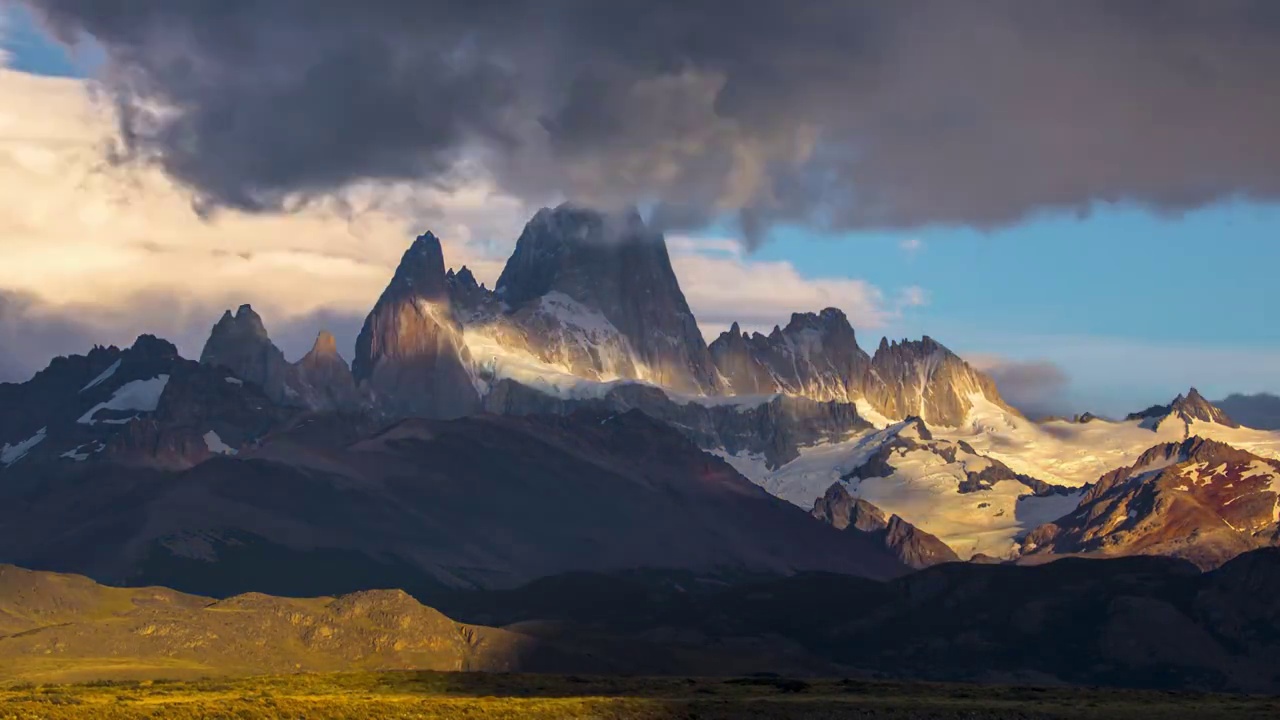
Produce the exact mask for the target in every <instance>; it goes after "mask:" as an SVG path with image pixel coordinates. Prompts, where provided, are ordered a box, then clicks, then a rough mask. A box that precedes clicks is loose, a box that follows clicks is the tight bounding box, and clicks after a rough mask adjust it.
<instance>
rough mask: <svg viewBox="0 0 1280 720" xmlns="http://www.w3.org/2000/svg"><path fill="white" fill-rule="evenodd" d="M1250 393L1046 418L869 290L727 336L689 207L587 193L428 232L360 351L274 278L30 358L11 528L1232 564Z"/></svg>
mask: <svg viewBox="0 0 1280 720" xmlns="http://www.w3.org/2000/svg"><path fill="white" fill-rule="evenodd" d="M1247 425H1248V423H1240V422H1237V421H1236V419H1233V417H1232V415H1231V414H1230V413H1228V412H1226V411H1225V410H1224V409H1223V408H1221V407H1219V406H1217V405H1215V404H1213V403H1210V402H1208V401H1207V400H1206V399H1205V398H1204V397H1203V396H1202V395H1201V394H1200V393H1199V392H1197V391H1196V390H1195V389H1194V388H1192V389H1191V390H1190V391H1189V392H1188V393H1186V394H1185V395H1179V396H1178V397H1176V398H1175V399H1174V400H1173V401H1171V402H1170V403H1169V404H1167V405H1158V406H1153V407H1151V408H1148V409H1146V410H1143V411H1140V412H1135V413H1133V414H1131V415H1129V416H1128V417H1126V418H1125V419H1124V420H1119V421H1111V420H1106V419H1102V418H1097V417H1094V416H1092V415H1088V414H1086V415H1084V416H1078V417H1076V418H1073V419H1070V420H1066V419H1049V420H1045V421H1041V422H1033V421H1032V420H1030V419H1028V418H1026V417H1024V416H1023V415H1022V414H1020V413H1019V412H1018V411H1017V410H1016V409H1014V408H1013V407H1012V406H1010V405H1009V404H1008V403H1007V402H1005V400H1004V399H1003V398H1002V397H1001V396H1000V392H999V390H998V388H997V387H996V385H995V383H994V382H993V381H992V380H991V379H990V378H989V377H987V376H986V375H984V374H983V373H982V372H980V371H978V370H977V369H975V368H974V367H973V366H972V365H970V364H969V363H967V362H965V360H963V359H962V358H961V357H959V356H958V355H956V354H955V353H953V352H952V351H950V350H948V349H947V348H946V347H944V346H943V345H942V344H940V343H939V342H937V341H936V340H934V339H933V338H931V337H928V336H926V337H923V338H921V339H920V340H890V339H888V338H884V339H881V340H880V341H879V343H878V344H877V345H876V348H875V351H874V352H871V353H869V352H867V351H866V350H864V349H862V348H861V346H860V345H859V343H858V338H857V335H856V333H855V330H854V328H853V327H852V326H851V324H850V322H849V320H848V318H847V316H846V315H845V314H844V313H843V312H842V311H840V310H839V309H836V308H821V309H816V310H815V311H811V312H797V313H795V314H793V315H792V316H791V319H790V321H789V322H787V324H786V325H785V326H777V327H774V328H773V330H772V331H771V332H769V333H768V334H763V333H745V332H743V331H742V330H741V327H740V326H739V325H738V324H736V323H735V324H734V325H733V326H732V327H731V328H730V329H729V330H728V331H726V332H724V333H722V334H720V335H719V336H718V337H716V338H715V339H713V340H712V341H711V342H710V343H707V342H706V341H705V340H704V338H703V336H702V334H701V331H700V330H699V327H698V323H697V320H696V318H695V317H694V315H693V313H692V312H691V311H690V309H689V305H688V303H687V301H686V299H685V297H684V295H683V293H682V292H681V290H680V286H679V282H678V280H677V277H676V275H675V273H674V271H673V269H672V266H671V261H670V258H669V256H668V252H667V248H666V244H665V240H664V238H663V236H662V235H661V234H660V233H658V232H656V231H654V230H653V229H651V228H648V227H646V225H645V223H644V222H643V221H642V219H641V218H640V216H639V214H637V213H635V212H627V213H621V214H607V213H601V212H597V211H593V210H590V209H586V208H582V207H577V206H569V205H565V206H561V207H557V208H554V209H543V210H541V211H539V212H538V213H537V214H536V215H535V216H534V217H533V218H532V219H531V220H530V221H529V223H528V225H527V226H526V227H525V229H524V231H523V233H522V234H521V235H520V237H519V239H518V240H517V242H516V246H515V251H514V252H513V254H512V255H511V258H510V259H509V261H508V262H507V265H506V267H505V268H504V270H503V272H502V274H501V276H500V277H499V279H498V281H497V284H496V285H495V287H494V288H492V289H489V288H487V287H485V286H484V285H482V284H480V283H478V282H477V281H476V278H475V277H474V275H473V274H472V272H471V271H470V270H469V269H467V268H466V267H462V268H459V269H457V270H454V269H449V268H447V265H446V263H445V259H444V248H443V246H442V243H441V241H440V239H439V238H437V237H436V236H435V235H433V234H431V233H429V232H428V233H424V234H422V235H421V236H419V237H417V238H416V239H415V240H413V241H412V243H411V244H410V245H409V247H408V249H407V250H406V251H405V253H404V255H403V257H402V259H401V261H400V264H399V266H398V267H397V268H396V270H395V272H394V274H393V276H392V277H391V279H390V281H389V282H388V285H387V287H386V290H385V291H384V292H383V293H382V295H381V296H380V297H379V298H378V300H377V302H376V304H375V305H374V307H373V308H372V309H371V310H370V312H369V314H368V316H367V318H366V320H365V322H364V325H363V327H362V329H361V331H360V334H359V337H358V340H357V342H356V346H355V350H354V354H353V355H352V357H351V359H350V363H348V361H347V359H346V358H344V357H342V356H341V355H340V354H339V352H338V348H337V346H336V342H335V341H334V338H333V336H332V335H331V334H329V333H327V332H321V333H319V335H318V337H317V338H316V341H315V344H314V346H313V348H312V349H311V351H310V352H308V353H307V354H306V355H305V356H304V357H302V358H301V359H300V360H298V361H296V362H290V361H289V360H287V359H286V358H285V356H284V354H283V353H282V352H281V351H280V349H279V348H278V347H277V346H276V345H275V344H274V343H273V342H272V340H271V337H270V334H269V332H268V330H267V323H266V322H265V321H264V319H263V318H262V317H260V316H259V315H258V313H256V312H255V311H254V310H253V308H251V307H250V306H248V305H243V306H240V307H239V308H238V309H236V310H235V311H234V312H232V311H230V310H228V311H227V312H226V313H225V314H224V315H223V316H222V317H221V318H220V319H218V320H217V321H216V322H215V323H214V324H213V325H212V327H211V330H210V334H209V338H208V341H207V342H206V344H205V346H204V348H203V351H202V352H201V355H200V358H199V360H198V361H196V360H189V359H185V358H182V357H181V356H180V355H179V353H178V352H177V349H176V348H175V347H174V346H173V345H172V344H170V343H168V342H167V341H165V340H162V339H159V338H156V337H153V336H150V335H143V336H141V337H139V338H138V339H137V340H136V341H135V342H134V343H133V344H132V345H131V346H130V347H127V348H118V347H114V346H112V347H95V348H92V349H91V350H89V351H88V352H87V353H86V354H84V355H74V356H69V357H59V358H54V359H53V360H52V361H51V362H50V364H49V366H48V367H47V368H45V369H44V370H42V371H41V372H39V373H37V374H36V375H35V376H34V377H33V378H31V380H29V381H27V382H25V383H19V384H2V385H0V562H9V563H13V564H16V565H20V566H23V567H26V568H31V569H35V570H47V571H58V572H71V573H79V574H82V575H85V576H88V577H90V578H92V579H93V580H95V581H98V582H104V583H110V584H115V585H121V586H134V587H137V586H152V585H158V586H165V587H167V588H171V589H173V590H174V591H180V592H184V593H193V594H195V595H198V596H202V597H209V598H227V597H229V596H233V595H237V594H240V593H246V592H265V593H273V594H276V595H282V596H293V597H301V596H335V595H340V594H344V593H353V592H361V591H365V590H370V589H376V588H398V589H402V590H405V591H407V592H409V593H411V594H412V595H414V596H415V597H418V598H429V597H447V596H448V594H449V593H455V592H472V593H484V592H499V591H512V589H513V588H518V587H522V586H528V584H529V583H535V584H536V583H537V582H538V581H539V579H541V578H552V577H564V576H566V575H565V574H572V573H600V574H605V575H609V576H613V575H611V574H616V573H622V572H631V571H638V570H642V569H643V570H653V571H661V572H667V573H670V572H678V573H689V574H691V575H690V577H696V578H698V580H697V582H699V583H713V584H716V586H717V587H721V586H733V585H734V584H735V583H739V582H743V581H746V580H748V579H751V580H759V579H760V578H777V577H782V576H789V575H795V574H797V573H799V574H812V573H835V574H838V575H840V576H856V577H860V578H864V579H865V580H866V581H867V582H875V583H879V582H882V581H893V582H899V581H897V580H894V579H895V578H902V577H904V576H907V575H908V574H909V573H911V572H912V571H918V570H920V569H922V568H929V567H932V566H935V565H947V566H954V567H956V568H958V569H956V570H954V571H948V572H946V573H941V574H934V575H931V576H930V577H934V578H943V579H945V581H946V582H955V583H957V584H958V585H964V584H965V583H969V582H975V581H973V580H971V577H970V576H969V575H966V574H965V573H971V572H987V571H986V570H980V569H979V568H980V567H983V566H985V564H989V563H1003V564H1027V565H1040V564H1043V563H1046V562H1048V561H1051V560H1055V559H1057V558H1061V557H1063V556H1067V555H1070V556H1084V557H1108V558H1109V557H1117V556H1125V555H1143V554H1156V555H1166V556H1170V557H1172V558H1177V559H1179V560H1188V561H1190V562H1191V563H1192V565H1186V566H1185V567H1192V568H1197V567H1198V568H1200V569H1202V570H1211V569H1213V568H1217V567H1220V566H1223V565H1224V564H1227V565H1229V564H1230V563H1231V561H1232V559H1233V558H1235V557H1237V556H1238V555H1240V554H1242V553H1247V552H1250V551H1254V550H1259V549H1263V548H1266V547H1268V546H1272V545H1277V544H1280V502H1278V500H1277V498H1278V495H1277V493H1278V492H1280V432H1274V431H1270V430H1266V429H1255V428H1251V427H1248V426H1247ZM963 561H971V562H969V563H964V562H963ZM1171 562H1172V561H1171ZM1161 567H1166V566H1161ZM1167 567H1175V566H1173V565H1170V566H1167ZM1176 567H1179V568H1182V567H1184V566H1183V565H1177V566H1176ZM965 568H968V569H965ZM1064 572H1065V571H1064ZM1178 572H1181V570H1179V571H1178ZM912 577H914V576H912ZM992 577H996V576H992ZM903 582H906V581H903ZM921 582H923V581H921ZM939 582H942V580H939ZM903 587H907V586H903ZM183 602H186V601H183ZM190 602H192V603H195V602H196V601H190ZM201 602H203V601H201ZM210 602H212V601H210ZM193 607H194V606H193ZM326 607H327V606H326ZM307 612H320V613H322V612H327V611H326V610H324V609H323V608H321V607H320V606H315V607H313V608H311V609H310V610H308V611H307ZM903 622H907V621H906V620H903ZM1197 622H1199V621H1197ZM451 632H452V631H451ZM866 632H869V631H868V630H866V628H863V629H861V630H858V633H863V634H861V635H856V637H859V638H864V637H870V636H866V635H865V633H866ZM876 637H877V638H878V637H879V636H876ZM451 657H452V656H451ZM459 657H460V656H459ZM468 657H470V656H468ZM904 657H905V656H904ZM450 662H453V660H450ZM476 662H479V661H478V660H477V661H476ZM903 662H906V660H903ZM1055 672H1056V671H1055Z"/></svg>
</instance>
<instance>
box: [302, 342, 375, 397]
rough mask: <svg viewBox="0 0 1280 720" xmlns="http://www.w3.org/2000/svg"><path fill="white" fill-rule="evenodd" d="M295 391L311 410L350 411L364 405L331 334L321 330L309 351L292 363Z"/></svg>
mask: <svg viewBox="0 0 1280 720" xmlns="http://www.w3.org/2000/svg"><path fill="white" fill-rule="evenodd" d="M292 369H293V375H294V377H296V378H297V387H298V390H297V391H298V393H299V395H300V396H301V398H302V402H303V403H304V404H305V405H306V407H308V408H311V409H313V410H353V409H356V408H359V407H361V406H362V405H364V404H365V399H364V397H363V396H362V395H361V394H360V391H359V390H358V389H357V388H356V383H355V378H354V377H353V376H352V374H351V368H350V367H349V366H348V365H347V361H346V360H344V359H343V358H342V355H340V354H339V353H338V345H337V341H336V340H335V339H334V337H333V334H332V333H330V332H328V331H324V330H322V331H321V332H320V333H319V334H318V335H317V336H316V341H315V344H313V345H312V346H311V350H310V351H308V352H307V354H306V355H303V356H302V359H301V360H299V361H298V362H297V363H296V364H294V365H293V368H292Z"/></svg>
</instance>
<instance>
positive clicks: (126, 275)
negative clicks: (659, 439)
mask: <svg viewBox="0 0 1280 720" xmlns="http://www.w3.org/2000/svg"><path fill="white" fill-rule="evenodd" d="M114 128H115V125H114V123H113V122H112V121H111V118H110V116H109V114H108V113H107V112H106V110H105V109H104V108H103V107H100V106H98V105H96V104H95V103H93V102H92V101H91V100H90V93H87V92H86V84H85V83H84V82H83V81H79V80H73V79H65V78H48V77H39V76H34V75H28V74H25V73H19V72H14V71H8V70H3V69H0V257H3V258H4V261H3V262H0V335H6V334H7V335H8V338H10V339H13V340H15V341H20V340H19V337H18V335H22V334H24V333H25V334H26V336H27V337H34V335H32V333H34V332H35V330H34V329H39V328H40V327H41V326H44V327H47V328H50V329H53V328H61V329H59V330H58V332H52V330H51V331H50V332H44V333H40V334H39V337H40V338H43V339H44V340H46V341H47V342H44V343H35V344H32V343H24V344H23V347H22V349H21V352H20V353H18V354H19V355H21V357H20V358H18V360H20V361H21V362H18V363H16V366H19V367H22V368H23V369H24V370H29V369H30V366H31V364H32V363H34V362H37V361H38V360H39V359H38V357H37V356H40V355H43V356H44V357H47V356H48V354H50V353H51V352H77V351H83V349H84V348H82V347H79V345H77V343H85V342H86V341H87V340H92V341H94V342H103V343H115V344H124V343H129V342H131V341H132V339H133V337H134V336H136V335H137V334H138V333H140V332H154V333H156V334H161V335H164V336H167V337H169V338H170V339H171V340H173V341H174V342H175V343H176V344H178V346H179V349H180V350H181V351H182V352H183V353H184V354H188V355H191V354H195V353H198V352H199V349H200V343H201V342H202V341H203V338H204V337H205V336H206V335H207V333H208V328H209V326H210V325H212V323H213V322H214V321H215V320H216V319H217V316H218V315H219V314H220V313H221V309H222V308H227V307H235V306H237V305H239V304H241V303H245V302H248V303H252V304H253V306H254V307H255V308H256V309H258V310H259V312H260V313H261V314H262V315H263V317H264V318H265V320H266V322H267V325H268V327H269V328H270V329H271V330H272V332H273V334H276V337H277V340H278V341H280V340H279V339H280V337H281V336H284V337H286V338H287V339H286V340H284V341H280V342H281V345H282V346H286V348H285V349H286V352H287V353H289V352H290V349H291V348H293V352H292V353H291V355H295V356H296V354H297V353H298V352H301V351H302V349H305V347H304V346H305V343H306V341H307V340H308V339H309V338H307V335H308V333H313V332H314V331H315V330H316V329H318V328H316V327H314V326H315V324H316V323H320V322H322V321H323V322H329V323H334V324H336V325H337V327H333V328H331V329H333V330H335V332H337V334H338V336H339V338H344V337H346V336H347V333H350V332H351V327H350V326H351V325H352V323H354V322H357V320H358V318H360V317H362V316H363V315H364V313H366V312H367V311H368V309H369V308H370V307H371V306H372V304H373V302H374V301H375V300H376V298H377V296H378V294H379V293H380V292H381V291H382V289H383V288H384V287H385V286H386V283H387V280H388V278H389V277H390V275H391V273H392V271H393V270H394V267H395V265H396V263H397V262H398V261H399V258H400V255H401V253H402V252H403V251H404V249H405V248H406V247H407V246H408V243H409V241H410V239H411V238H412V237H413V235H414V234H416V233H417V232H421V231H422V230H426V229H430V230H432V231H433V232H434V233H435V234H436V235H438V236H439V237H440V238H441V239H442V240H443V242H444V248H445V260H446V262H447V263H448V264H449V265H451V266H454V267H458V266H460V265H462V264H467V265H469V266H470V267H471V268H472V269H473V271H474V272H475V274H476V277H477V278H478V279H479V280H481V281H482V282H486V283H488V284H490V286H492V284H493V283H494V282H495V281H496V280H497V277H498V275H499V273H500V272H501V269H502V265H503V263H504V262H505V260H506V258H507V256H508V255H509V254H510V250H511V247H512V246H513V245H514V243H515V240H516V238H517V237H518V235H519V232H520V229H521V227H523V224H524V222H525V220H527V219H528V217H529V216H530V215H531V214H532V209H531V208H527V207H524V206H523V205H522V204H521V203H520V202H519V201H517V200H515V199H513V198H511V197H509V196H505V195H502V194H499V193H497V192H496V191H494V190H493V187H492V185H489V184H486V183H485V182H483V180H477V181H474V182H472V183H471V184H469V185H466V186H463V187H459V188H456V189H454V190H452V191H451V192H447V193H446V192H441V191H439V190H429V189H423V188H420V187H413V186H408V185H397V186H393V187H387V186H379V187H376V188H374V187H368V188H363V189H361V190H360V191H358V192H355V193H354V194H353V196H352V197H351V198H350V201H351V203H350V204H349V205H347V206H344V207H339V206H337V205H336V204H334V205H332V206H329V207H320V206H313V207H308V208H305V209H303V210H302V211H300V212H297V213H295V214H291V215H247V214H241V213H235V212H223V213H219V214H217V215H215V216H214V217H212V218H211V219H208V220H207V221H206V220H205V219H202V218H201V217H199V216H198V215H197V214H196V213H195V212H194V211H193V210H192V208H191V202H190V198H189V196H188V195H187V194H186V193H185V192H183V191H182V190H181V189H180V188H177V187H175V186H174V185H173V184H172V183H171V182H170V181H169V180H167V179H166V178H164V177H163V176H161V175H160V174H159V173H158V172H155V171H150V170H146V169H139V168H121V167H113V166H109V165H107V164H105V163H104V162H103V152H102V151H103V148H104V147H105V144H106V143H107V142H108V141H110V140H111V139H112V133H113V132H114ZM669 243H670V248H671V254H672V260H673V263H674V265H675V268H676V272H677V274H678V276H679V278H680V281H681V285H682V287H683V288H684V291H685V294H686V296H687V298H688V300H689V303H690V305H691V306H692V308H693V310H694V312H695V314H696V315H697V316H698V318H699V321H700V322H701V323H702V326H703V327H702V329H703V331H704V332H705V333H707V334H710V335H711V336H714V335H715V334H716V333H718V332H719V331H720V330H721V329H723V328H726V327H728V325H729V324H730V323H731V322H733V321H739V322H741V323H742V324H743V326H744V327H747V328H752V329H761V330H767V329H768V328H770V327H772V326H773V324H775V323H785V322H786V321H787V319H788V318H789V317H790V315H791V313H792V312H795V311H816V310H820V309H822V308H824V307H827V306H836V307H839V308H841V309H843V310H844V311H845V312H846V313H848V315H849V317H850V320H851V321H852V322H853V323H854V324H855V326H856V327H859V328H867V327H881V326H883V325H884V324H885V322H886V321H887V320H889V319H891V318H892V317H893V316H894V314H895V313H896V312H897V308H896V307H895V306H894V303H893V302H890V301H887V300H886V298H885V296H884V294H883V293H882V292H881V291H880V290H879V289H877V288H876V287H874V286H872V285H870V284H868V283H866V282H864V281H861V280H855V279H848V278H838V277H833V278H816V279H814V278H806V277H803V276H802V275H801V274H800V273H799V272H798V271H797V270H796V268H795V267H794V266H792V265H791V264H790V263H788V262H782V261H758V260H753V259H751V258H750V257H749V256H748V255H746V254H745V252H744V250H743V246H742V245H741V243H739V242H738V241H737V240H734V239H724V238H693V237H687V236H677V237H672V238H669ZM906 292H907V294H905V295H903V296H902V298H907V299H910V298H912V297H923V296H922V295H920V296H916V295H913V294H912V293H913V292H914V290H909V291H906ZM6 294H7V295H8V296H9V297H10V301H9V302H8V310H7V316H6V314H5V311H4V304H3V300H4V296H5V295H6ZM13 298H20V300H21V301H20V302H18V301H16V300H14V299H13ZM902 298H899V299H898V300H899V302H898V305H902V304H903V303H902V302H900V300H901V299H902ZM905 304H915V303H913V302H908V303H905ZM55 317H60V318H62V319H64V320H65V321H66V322H65V323H64V325H63V326H59V325H58V324H57V323H55V322H54V318H55ZM6 323H7V324H6ZM33 328H34V329H33ZM15 334H16V335H15ZM298 348H301V349H298ZM9 355H10V356H12V355H14V351H12V350H11V351H9ZM12 364H14V363H11V365H12ZM41 364H43V363H41ZM6 379H8V378H6Z"/></svg>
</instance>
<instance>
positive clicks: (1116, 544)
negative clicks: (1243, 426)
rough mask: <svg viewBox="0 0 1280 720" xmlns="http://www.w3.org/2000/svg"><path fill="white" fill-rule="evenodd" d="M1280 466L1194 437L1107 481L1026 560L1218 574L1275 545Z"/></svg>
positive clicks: (1044, 529)
mask: <svg viewBox="0 0 1280 720" xmlns="http://www.w3.org/2000/svg"><path fill="white" fill-rule="evenodd" d="M1277 489H1280V461H1276V460H1268V459H1263V458H1260V457H1257V456H1255V455H1253V454H1251V453H1248V452H1245V451H1243V450H1237V449H1235V448H1233V447H1231V446H1229V445H1226V444H1224V443H1220V442H1215V441H1213V440H1204V439H1201V438H1199V437H1193V438H1190V439H1187V440H1185V441H1183V442H1180V443H1168V444H1165V445H1157V446H1156V447H1153V448H1151V449H1150V450H1148V451H1147V452H1146V453H1144V454H1143V455H1142V457H1140V458H1139V459H1138V461H1137V462H1136V463H1134V464H1133V465H1132V466H1130V467H1125V468H1120V469H1118V470H1115V471H1112V472H1110V473H1107V474H1106V475H1103V476H1102V477H1101V478H1100V479H1099V480H1098V482H1097V483H1096V484H1095V485H1094V486H1093V487H1091V488H1089V490H1088V491H1087V492H1085V494H1084V496H1083V497H1082V498H1081V500H1080V505H1079V507H1078V508H1077V509H1076V510H1075V511H1074V512H1072V513H1070V514H1068V515H1066V516H1064V517H1062V518H1060V519H1058V520H1056V521H1054V522H1052V523H1049V524H1046V525H1043V526H1041V527H1039V528H1037V529H1035V530H1034V531H1033V532H1031V533H1030V534H1029V535H1028V536H1027V538H1026V540H1025V541H1024V542H1023V551H1024V553H1025V554H1066V553H1089V554H1099V555H1133V554H1148V555H1170V556H1174V557H1181V558H1185V559H1187V560H1190V561H1192V562H1194V563H1196V564H1197V565H1199V566H1201V567H1216V566H1217V565H1220V564H1221V563H1223V562H1225V561H1226V560H1229V559H1230V558H1232V557H1235V556H1236V555H1238V554H1240V553H1241V552H1244V551H1247V550H1250V549H1253V548H1257V547H1262V546H1265V545H1271V544H1275V542H1276V540H1277V538H1276V533H1277V524H1276V521H1277V517H1280V506H1278V505H1277V494H1276V491H1277Z"/></svg>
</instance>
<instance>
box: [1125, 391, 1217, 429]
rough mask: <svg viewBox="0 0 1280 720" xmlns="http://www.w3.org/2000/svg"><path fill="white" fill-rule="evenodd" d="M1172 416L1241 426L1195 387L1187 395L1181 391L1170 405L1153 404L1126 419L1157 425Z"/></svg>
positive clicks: (1185, 419)
mask: <svg viewBox="0 0 1280 720" xmlns="http://www.w3.org/2000/svg"><path fill="white" fill-rule="evenodd" d="M1170 417H1174V418H1177V419H1179V420H1182V421H1183V422H1187V423H1191V422H1193V421H1200V422H1208V423H1215V424H1217V425H1224V426H1226V427H1232V428H1236V427H1240V423H1237V422H1236V421H1235V420H1233V419H1231V417H1230V416H1228V415H1227V414H1226V413H1225V412H1223V411H1222V410H1221V409H1220V408H1218V407H1216V406H1215V405H1213V404H1212V403H1210V402H1209V401H1208V400H1206V399H1205V397H1204V396H1203V395H1201V394H1200V391H1199V390H1197V389H1195V388H1194V387H1193V388H1191V389H1190V390H1188V391H1187V393H1186V395H1183V394H1181V393H1179V394H1178V396H1177V397H1175V398H1174V399H1173V401H1172V402H1170V403H1169V404H1168V405H1152V406H1151V407H1149V408H1147V409H1146V410H1142V411H1141V412H1136V413H1130V414H1129V415H1128V416H1127V417H1126V418H1125V419H1126V420H1142V421H1144V423H1145V424H1149V425H1151V426H1156V425H1159V424H1160V423H1161V422H1163V421H1164V420H1165V419H1166V418H1170Z"/></svg>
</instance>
